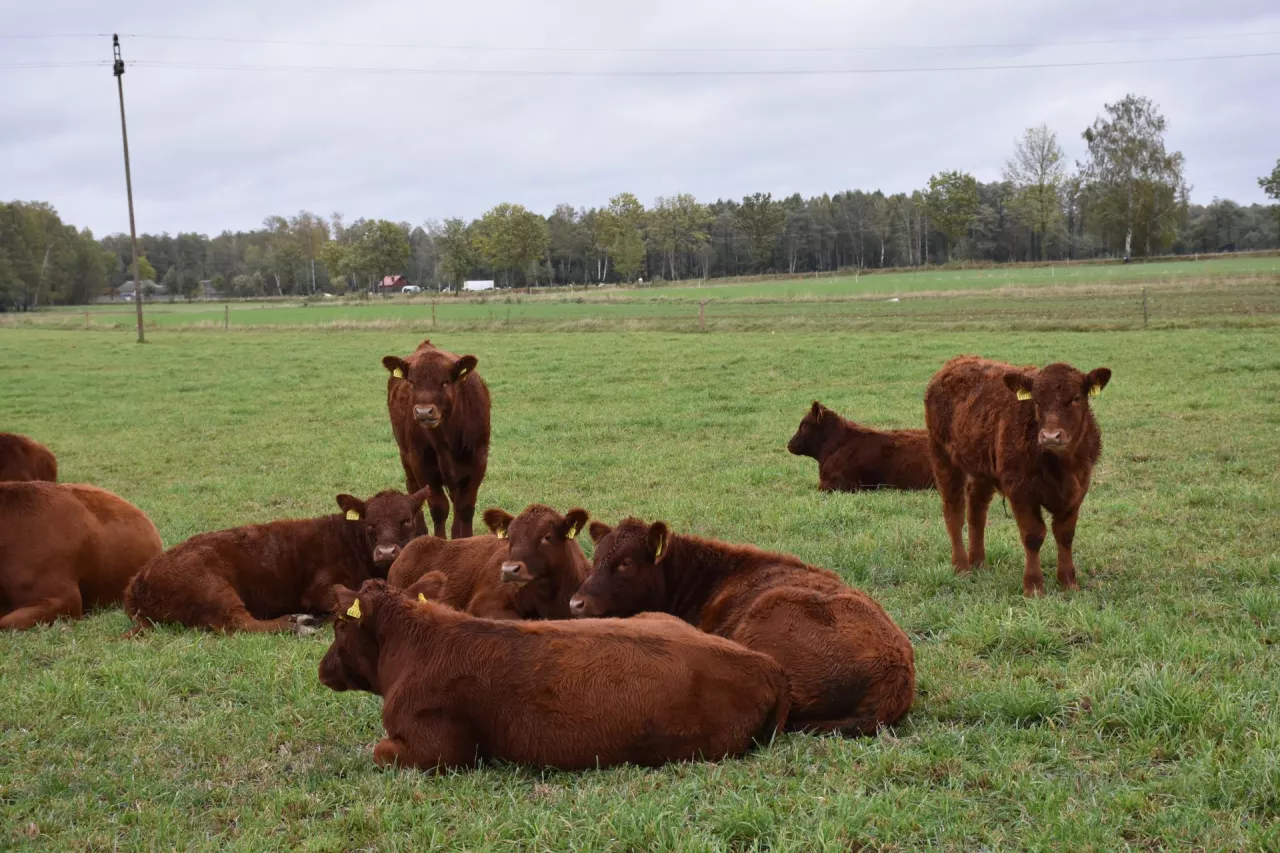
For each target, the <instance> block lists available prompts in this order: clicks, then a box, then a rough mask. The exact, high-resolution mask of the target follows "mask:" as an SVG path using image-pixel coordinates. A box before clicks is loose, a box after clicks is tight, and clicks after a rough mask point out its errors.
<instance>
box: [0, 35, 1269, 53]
mask: <svg viewBox="0 0 1280 853" xmlns="http://www.w3.org/2000/svg"><path fill="white" fill-rule="evenodd" d="M110 35H111V34H110V33H66V34H48V35H41V34H17V35H12V34H11V35H0V40H4V39H10V40H56V39H82V38H107V37H109V36H110ZM124 35H125V36H127V37H128V38H135V39H150V40H155V41H186V42H215V43H220V44H260V45H272V46H277V47H358V48H378V49H382V50H387V49H393V50H424V51H452V52H475V53H614V54H617V53H882V52H890V51H946V50H1015V49H1016V50H1023V49H1033V48H1043V47H1098V46H1105V45H1124V44H1150V43H1159V42H1186V41H1215V40H1222V39H1242V38H1267V37H1271V36H1280V31H1262V32H1245V33H1221V34H1211V33H1197V34H1192V35H1177V36H1132V37H1126V38H1110V39H1095V40H1078V41H1071V40H1063V41H1044V42H997V43H989V44H982V43H978V44H897V45H847V46H839V47H836V46H821V45H814V46H804V47H796V46H781V47H778V46H767V45H760V46H753V47H720V46H714V45H712V46H659V47H625V46H623V47H613V46H610V47H593V46H571V47H563V46H546V45H483V44H429V43H426V44H424V43H422V42H405V43H394V42H381V41H366V42H358V41H355V42H344V41H326V40H297V39H266V38H243V37H236V36H184V35H158V34H154V33H125V34H124Z"/></svg>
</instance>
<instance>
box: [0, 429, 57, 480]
mask: <svg viewBox="0 0 1280 853" xmlns="http://www.w3.org/2000/svg"><path fill="white" fill-rule="evenodd" d="M30 480H47V481H48V482H50V483H56V482H57V481H58V457H56V456H54V455H53V451H52V450H50V449H49V448H47V447H45V446H44V445H43V444H41V443H40V442H38V441H36V440H35V439H31V438H27V437H26V436H25V435H18V434H17V433H13V432H0V483H24V482H28V481H30Z"/></svg>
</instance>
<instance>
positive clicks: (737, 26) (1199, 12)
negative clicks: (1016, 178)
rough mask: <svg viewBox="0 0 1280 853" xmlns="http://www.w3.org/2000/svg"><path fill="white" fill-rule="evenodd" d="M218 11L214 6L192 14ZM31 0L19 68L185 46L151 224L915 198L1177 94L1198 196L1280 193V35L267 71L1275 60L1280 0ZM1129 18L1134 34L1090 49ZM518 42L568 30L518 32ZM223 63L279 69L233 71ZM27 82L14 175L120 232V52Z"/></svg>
mask: <svg viewBox="0 0 1280 853" xmlns="http://www.w3.org/2000/svg"><path fill="white" fill-rule="evenodd" d="M197 5H199V6H201V7H207V8H205V9H202V10H197V9H195V8H188V7H195V6H197ZM5 6H6V9H5V13H4V15H3V17H2V18H0V37H4V38H0V47H3V49H4V56H3V57H0V66H5V65H8V66H12V65H15V64H20V63H38V62H47V61H57V62H74V61H78V60H99V59H109V58H110V49H111V47H110V39H109V38H105V37H103V38H74V39H32V38H13V36H31V35H49V34H79V33H87V34H92V33H110V32H120V33H121V34H122V35H123V34H134V35H132V36H129V35H125V36H124V38H123V46H124V53H125V58H126V60H139V61H156V62H164V63H167V66H166V67H154V66H153V67H144V66H143V65H141V64H140V65H138V66H136V67H130V68H129V69H128V71H127V73H126V75H125V78H124V80H125V98H126V106H127V108H128V119H129V131H130V143H131V146H132V148H131V153H132V161H133V177H134V193H135V202H136V207H137V217H138V229H139V231H147V232H158V231H169V232H178V231H191V230H194V231H203V232H207V233H211V234H212V233H217V232H219V231H221V230H223V229H228V228H229V229H248V228H253V227H257V226H258V225H259V224H260V223H261V222H262V219H263V218H264V217H265V216H267V215H269V214H277V213H278V214H284V215H289V214H292V213H296V212H297V211H298V210H300V209H307V210H312V211H314V212H317V213H320V214H322V215H328V214H330V213H332V212H334V211H341V212H342V213H343V214H344V216H345V217H346V219H347V220H348V221H350V220H351V219H355V218H357V217H361V216H364V217H381V218H386V219H392V220H397V221H408V222H411V223H415V224H417V223H421V222H423V221H425V220H428V219H440V218H444V217H447V216H463V217H468V218H470V217H475V216H478V215H479V214H481V213H483V212H484V211H485V210H486V209H487V208H489V207H491V206H492V205H494V204H496V203H498V202H501V201H512V202H517V203H520V204H523V205H525V206H526V207H529V208H531V209H534V210H537V211H539V212H542V213H550V212H551V210H552V208H553V207H554V206H555V204H556V203H558V202H570V203H572V204H574V205H575V206H582V205H599V204H602V203H604V202H606V201H607V199H608V197H609V196H610V195H613V194H615V193H617V192H620V191H623V190H629V191H631V192H634V193H635V194H636V195H637V196H638V197H639V198H640V199H641V201H642V202H644V203H645V204H646V205H649V204H651V203H652V201H653V199H654V197H655V196H659V195H670V194H674V193H676V192H690V193H693V194H694V195H695V196H697V197H698V198H699V199H700V200H702V201H712V200H714V199H716V198H723V197H735V198H740V197H741V196H743V195H744V194H748V193H751V192H756V191H764V192H772V193H773V194H774V196H775V197H777V196H782V195H789V194H791V193H793V192H800V193H802V194H804V195H806V196H808V195H815V194H819V193H822V192H836V191H839V190H842V189H855V188H856V189H866V190H873V189H882V190H884V191H885V192H899V191H910V190H912V189H915V188H919V187H921V186H923V185H924V184H925V183H926V182H927V180H928V177H929V175H930V174H932V173H934V172H937V171H940V170H943V169H962V170H965V171H969V172H972V173H973V174H974V175H975V176H977V177H978V179H979V180H983V181H989V180H994V179H996V178H998V177H999V175H1000V171H1001V166H1002V164H1003V162H1004V160H1005V159H1006V158H1007V157H1008V156H1009V153H1010V150H1011V148H1012V145H1013V141H1014V139H1015V137H1017V136H1018V135H1019V134H1020V132H1021V131H1022V130H1023V128H1025V127H1027V126H1028V125H1033V124H1040V123H1045V124H1048V125H1049V126H1050V127H1051V128H1053V129H1054V130H1056V131H1057V133H1058V136H1059V140H1060V141H1061V143H1062V144H1063V146H1064V147H1065V149H1066V151H1067V154H1068V156H1069V158H1070V159H1071V160H1072V161H1075V160H1077V159H1081V158H1083V156H1084V153H1085V152H1084V143H1083V141H1082V140H1081V138H1080V133H1081V131H1082V130H1083V129H1084V128H1085V127H1086V126H1088V125H1089V124H1090V123H1091V122H1092V121H1093V119H1094V118H1095V117H1096V116H1097V115H1098V114H1099V113H1100V112H1101V111H1102V107H1103V104H1104V103H1106V102H1109V101H1115V100H1118V99H1119V98H1121V97H1123V96H1124V95H1125V94H1126V93H1127V92H1136V93H1140V94H1144V95H1147V96H1149V97H1151V98H1152V99H1153V100H1154V101H1156V102H1157V104H1159V106H1160V108H1161V109H1162V111H1163V113H1164V115H1165V116H1166V118H1167V119H1168V121H1169V131H1168V134H1167V136H1166V141H1167V144H1168V145H1169V147H1171V148H1173V149H1177V150H1180V151H1182V152H1183V154H1184V155H1185V156H1186V170H1187V179H1188V181H1189V182H1190V183H1191V184H1192V186H1193V190H1192V198H1193V200H1195V201H1197V202H1208V201H1210V200H1211V199H1212V198H1213V197H1215V196H1224V197H1229V198H1232V199H1235V200H1237V201H1240V202H1243V203H1250V202H1262V201H1266V199H1265V198H1264V197H1263V195H1262V193H1261V191H1260V190H1259V188H1258V185H1257V178H1258V176H1260V175H1262V174H1265V173H1269V172H1270V171H1271V168H1272V167H1273V166H1274V165H1275V163H1276V159H1277V158H1278V157H1280V109H1277V106H1278V105H1280V93H1278V92H1280V83H1278V81H1280V56H1272V57H1264V58H1252V59H1229V60H1219V61H1199V62H1184V63H1162V64H1151V65H1113V66H1095V67H1073V68H1037V69H1021V70H1005V71H990V70H986V71H949V72H913V73H882V74H865V75H852V74H832V75H825V76H800V75H790V76H747V75H738V76H656V77H655V76H647V77H646V76H625V77H602V76H467V75H431V74H424V73H403V72H401V73H359V72H357V73H345V74H344V73H334V72H315V71H297V70H294V71H283V70H264V69H263V66H272V65H284V66H294V67H297V66H304V67H315V66H322V67H359V68H366V69H368V68H376V69H391V68H413V69H454V70H462V69H471V70H487V71H495V70H502V69H510V70H522V71H530V70H572V71H580V72H586V71H618V70H628V71H672V70H714V69H730V70H737V71H749V70H752V71H759V70H769V69H774V70H779V69H781V70H798V69H902V68H919V67H931V68H937V67H956V66H975V65H977V66H985V65H1036V64H1051V63H1064V62H1086V61H1095V62H1103V61H1114V60H1124V59H1137V58H1154V57H1189V56H1207V55H1222V54H1242V53H1273V54H1277V53H1280V4H1278V3H1276V2H1275V0H1218V2H1214V3H1204V2H1189V1H1188V0H1160V2H1133V0H1123V2H1117V0H1071V2H1067V1H1066V0H1058V1H1057V2H1046V1H1045V0H1040V2H1035V1H1034V0H1033V2H1014V0H978V2H966V3H954V2H947V1H946V0H899V2H897V3H894V4H887V3H881V2H876V3H867V2H862V3H854V2H847V0H846V1H844V2H842V0H791V2H785V1H780V2H759V1H758V0H723V2H721V0H715V2H709V1H708V0H649V1H648V2H645V3H630V2H599V0H583V2H576V1H575V2H565V1H564V0H544V2H539V3H528V2H517V0H469V2H466V3H450V4H447V5H446V4H442V3H421V2H412V0H380V2H362V3H355V2H348V3H339V2H330V0H273V2H270V3H263V2H261V0H255V2H246V0H222V2H219V3H217V4H186V3H174V2H172V0H121V2H116V3H110V4H108V3H102V2H99V0H46V2H43V3H24V4H18V3H16V2H6V3H5ZM147 35H153V36H156V35H159V36H170V37H183V38H181V39H178V38H170V39H158V38H143V37H140V36H147ZM1186 37H1194V38H1191V39H1188V38H1186ZM216 38H228V39H259V40H266V41H271V42H276V43H242V42H220V41H215V40H208V39H216ZM1154 38H1160V39H1164V40H1161V41H1153V40H1151V39H1154ZM193 39H206V40H193ZM1137 39H1145V41H1137ZM1114 40H1125V43H1119V44H1092V45H1081V44H1078V42H1085V41H1088V42H1099V41H1114ZM280 42H287V43H280ZM300 42H313V43H314V42H324V43H341V44H338V45H331V44H321V45H317V44H310V45H308V44H299V43H300ZM1053 42H1059V43H1060V42H1077V44H1071V45H1061V44H1057V45H1054V44H1047V43H1053ZM369 45H378V46H377V47H372V46H369ZM974 45H986V47H979V48H976V49H975V48H974V47H973V46H974ZM1008 45H1023V46H1015V47H1009V46H1008ZM447 46H470V47H471V48H472V49H466V50H446V49H441V48H442V47H447ZM924 46H927V47H929V48H930V49H912V48H920V47H924ZM511 47H518V48H542V50H525V51H507V50H492V48H511ZM475 48H490V50H478V49H475ZM546 48H574V49H576V50H573V51H556V50H546ZM583 48H594V49H598V50H582V49H583ZM637 48H639V49H650V48H681V49H682V50H677V51H666V52H659V51H652V52H651V51H648V50H636V49H637ZM691 48H697V49H700V50H690V49H691ZM710 48H714V49H715V50H707V49H710ZM779 48H801V50H795V51H784V50H778V49H779ZM179 63H181V64H188V65H202V66H204V67H194V68H193V67H185V68H184V67H174V65H175V64H179ZM218 64H221V65H241V66H243V65H250V66H254V68H253V69H250V70H245V69H236V70H227V69H217V68H211V67H208V66H210V65H218ZM0 92H3V93H4V94H3V95H2V96H0V199H15V198H16V199H24V200H44V201H49V202H51V203H53V205H54V206H55V207H56V208H57V209H58V211H59V212H60V213H61V214H62V217H63V219H64V220H66V221H69V222H72V223H74V224H76V225H79V226H88V227H90V228H92V229H93V231H94V233H95V234H98V235H100V236H101V235H103V234H106V233H110V232H114V231H127V230H128V224H129V220H128V211H127V208H126V206H125V199H124V168H123V162H122V156H121V150H120V127H119V112H118V107H117V102H116V93H115V84H114V79H113V78H112V76H111V71H110V68H109V67H78V66H71V67H57V68H23V69H15V68H12V67H10V68H0Z"/></svg>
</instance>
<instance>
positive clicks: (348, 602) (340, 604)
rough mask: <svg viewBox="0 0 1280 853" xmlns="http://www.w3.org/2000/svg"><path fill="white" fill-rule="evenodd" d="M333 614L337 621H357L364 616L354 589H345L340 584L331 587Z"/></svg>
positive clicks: (357, 594)
mask: <svg viewBox="0 0 1280 853" xmlns="http://www.w3.org/2000/svg"><path fill="white" fill-rule="evenodd" d="M332 591H333V600H334V606H333V612H334V613H335V614H337V616H338V618H339V619H359V618H360V617H362V616H363V615H364V611H363V610H362V609H361V607H362V604H361V603H360V596H359V593H357V592H356V591H355V590H354V589H347V588H346V587H345V586H343V585H342V584H337V585H335V586H334V587H332Z"/></svg>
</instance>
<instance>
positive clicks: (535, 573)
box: [387, 504, 591, 619]
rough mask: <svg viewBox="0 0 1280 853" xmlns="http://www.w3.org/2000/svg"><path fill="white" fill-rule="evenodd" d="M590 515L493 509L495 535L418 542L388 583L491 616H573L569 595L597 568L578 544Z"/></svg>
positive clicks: (488, 515)
mask: <svg viewBox="0 0 1280 853" xmlns="http://www.w3.org/2000/svg"><path fill="white" fill-rule="evenodd" d="M587 518H588V516H587V511H586V510H584V509H571V510H569V512H568V513H566V514H565V515H563V516H562V515H560V514H559V513H558V512H556V511H555V510H553V509H552V508H551V507H548V506H542V505H540V504H531V505H530V506H528V507H526V508H525V510H524V512H522V513H520V515H519V516H518V517H516V518H512V517H511V515H510V514H509V513H507V512H504V511H503V510H501V509H497V508H493V509H489V510H486V511H485V514H484V520H485V524H487V525H488V526H489V529H490V530H492V531H493V532H494V534H495V535H493V536H475V537H472V538H471V539H457V540H453V541H448V540H445V539H436V538H435V537H423V538H421V539H418V540H416V541H415V542H412V543H411V544H410V545H409V546H408V547H407V548H405V549H404V553H403V554H401V555H400V558H399V559H398V560H396V562H395V565H393V566H392V567H391V572H390V574H388V576H387V580H388V582H389V583H390V584H391V585H392V586H395V587H400V588H403V589H405V590H406V591H407V592H409V594H410V597H411V598H413V597H416V595H417V594H418V593H422V594H423V595H424V596H425V597H427V598H429V599H431V600H432V601H438V602H440V603H441V604H445V605H448V606H449V607H452V608H454V609H455V610H465V611H466V612H467V613H470V614H471V615H472V616H483V617H485V618H487V619H568V618H569V616H570V613H569V598H570V597H571V596H572V595H573V594H574V592H576V591H577V589H578V586H579V585H580V584H581V583H582V581H583V579H584V578H585V577H586V576H587V572H588V571H590V569H591V564H590V563H588V562H587V558H586V556H584V555H583V553H582V549H581V548H580V547H579V546H578V542H577V536H578V533H579V532H580V531H581V530H582V529H583V528H584V527H585V526H586V524H587Z"/></svg>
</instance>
